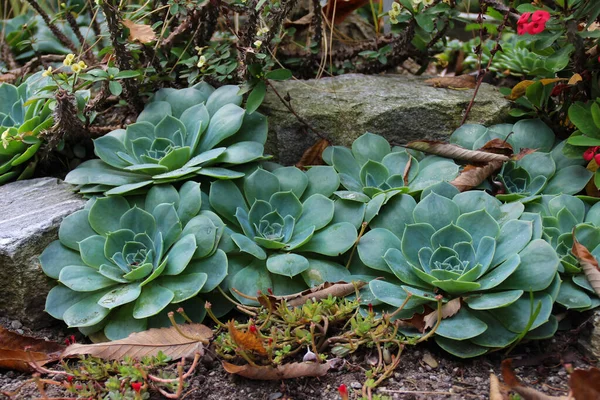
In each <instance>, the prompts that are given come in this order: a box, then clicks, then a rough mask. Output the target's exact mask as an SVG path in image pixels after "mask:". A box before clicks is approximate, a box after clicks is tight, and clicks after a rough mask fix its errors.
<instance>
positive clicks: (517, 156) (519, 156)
mask: <svg viewBox="0 0 600 400" xmlns="http://www.w3.org/2000/svg"><path fill="white" fill-rule="evenodd" d="M536 151H537V150H536V149H521V151H519V153H517V154H515V155H513V156H512V159H513V160H515V161H518V160H520V159H522V158H523V157H525V156H526V155H528V154H531V153H535V152H536Z"/></svg>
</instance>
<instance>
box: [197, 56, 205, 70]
mask: <svg viewBox="0 0 600 400" xmlns="http://www.w3.org/2000/svg"><path fill="white" fill-rule="evenodd" d="M205 64H206V57H204V56H200V59H199V60H198V68H202V67H204V65H205Z"/></svg>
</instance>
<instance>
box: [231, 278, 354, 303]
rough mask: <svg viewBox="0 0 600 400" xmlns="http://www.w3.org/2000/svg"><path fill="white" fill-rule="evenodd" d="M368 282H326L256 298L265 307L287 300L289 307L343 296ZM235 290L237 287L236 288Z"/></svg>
mask: <svg viewBox="0 0 600 400" xmlns="http://www.w3.org/2000/svg"><path fill="white" fill-rule="evenodd" d="M365 285H366V283H365V282H362V281H356V282H350V283H347V282H335V283H332V282H325V283H322V284H320V285H319V286H315V287H314V288H311V289H307V290H305V291H303V292H300V293H295V294H290V295H287V296H268V295H263V296H260V297H258V298H257V299H255V300H256V301H258V302H260V303H261V305H263V306H264V307H267V308H269V307H270V306H271V307H272V306H273V305H276V304H279V303H281V302H282V301H284V300H285V301H286V302H287V305H288V307H298V306H301V305H303V304H305V303H306V302H307V301H308V300H323V299H326V298H328V297H329V295H331V296H333V297H337V298H338V299H339V298H343V297H346V296H348V295H349V294H352V293H355V292H356V291H357V290H358V289H360V288H362V287H363V286H365ZM234 290H235V289H234Z"/></svg>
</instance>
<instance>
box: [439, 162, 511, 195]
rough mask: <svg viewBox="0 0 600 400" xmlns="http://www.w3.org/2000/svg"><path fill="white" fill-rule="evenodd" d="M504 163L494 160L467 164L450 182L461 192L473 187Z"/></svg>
mask: <svg viewBox="0 0 600 400" xmlns="http://www.w3.org/2000/svg"><path fill="white" fill-rule="evenodd" d="M502 164H503V162H502V161H493V162H489V163H487V164H485V165H483V166H477V165H467V166H466V167H465V168H463V170H462V171H461V172H460V174H459V175H458V176H457V177H456V178H454V180H453V181H452V182H450V184H451V185H454V186H455V187H456V188H457V189H458V190H459V191H461V192H464V191H466V190H470V189H473V188H474V187H476V186H478V185H479V184H481V183H482V182H483V181H485V180H486V179H487V178H488V177H490V176H491V175H492V174H493V173H494V172H495V171H497V170H499V169H500V168H502Z"/></svg>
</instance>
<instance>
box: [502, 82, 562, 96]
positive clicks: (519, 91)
mask: <svg viewBox="0 0 600 400" xmlns="http://www.w3.org/2000/svg"><path fill="white" fill-rule="evenodd" d="M566 80H567V78H546V79H540V80H539V81H531V80H524V81H521V82H519V83H517V84H516V85H515V86H514V87H513V88H512V90H511V92H510V94H509V95H508V96H506V98H507V99H508V100H517V99H518V98H519V97H523V96H525V92H527V88H528V87H529V86H531V85H533V84H534V83H536V82H542V85H544V86H545V85H550V84H551V83H555V82H560V81H566Z"/></svg>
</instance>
